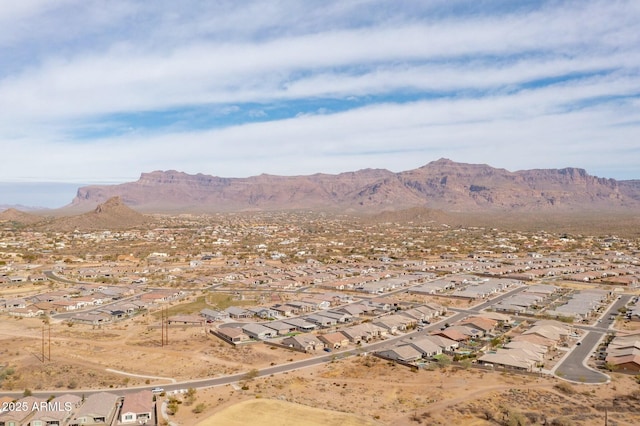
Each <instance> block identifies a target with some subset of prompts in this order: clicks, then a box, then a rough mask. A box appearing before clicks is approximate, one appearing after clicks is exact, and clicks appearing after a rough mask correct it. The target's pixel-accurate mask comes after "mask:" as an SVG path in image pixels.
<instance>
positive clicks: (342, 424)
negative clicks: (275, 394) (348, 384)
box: [198, 399, 380, 426]
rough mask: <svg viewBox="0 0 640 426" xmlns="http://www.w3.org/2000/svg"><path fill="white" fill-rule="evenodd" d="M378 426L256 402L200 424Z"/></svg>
mask: <svg viewBox="0 0 640 426" xmlns="http://www.w3.org/2000/svg"><path fill="white" fill-rule="evenodd" d="M247 424H261V425H263V426H315V425H317V426H320V425H322V426H375V425H377V424H380V423H378V422H374V421H372V420H367V419H362V418H359V417H358V416H355V415H351V414H346V413H339V412H335V411H329V410H322V409H320V408H312V407H306V406H304V405H299V404H293V403H290V402H286V401H277V400H267V399H254V400H247V401H244V402H240V403H238V404H235V405H233V406H231V407H229V408H226V409H224V410H223V411H221V412H219V413H217V414H214V415H213V416H211V417H209V418H208V419H206V420H203V421H202V422H200V423H198V426H212V425H228V426H243V425H247Z"/></svg>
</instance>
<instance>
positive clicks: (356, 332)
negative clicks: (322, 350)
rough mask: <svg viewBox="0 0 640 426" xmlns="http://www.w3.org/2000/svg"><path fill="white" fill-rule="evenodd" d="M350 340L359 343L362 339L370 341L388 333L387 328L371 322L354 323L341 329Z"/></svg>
mask: <svg viewBox="0 0 640 426" xmlns="http://www.w3.org/2000/svg"><path fill="white" fill-rule="evenodd" d="M340 332H341V333H343V334H344V335H345V336H347V338H348V339H349V341H350V342H352V343H355V344H358V343H360V342H362V341H365V342H368V341H370V340H372V339H378V338H381V337H384V336H386V335H387V330H385V329H384V328H382V327H379V326H377V325H374V324H371V323H364V324H357V325H352V326H351V327H345V328H343V329H342V330H340Z"/></svg>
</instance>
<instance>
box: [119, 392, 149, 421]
mask: <svg viewBox="0 0 640 426" xmlns="http://www.w3.org/2000/svg"><path fill="white" fill-rule="evenodd" d="M154 411H155V410H154V402H153V394H152V393H151V391H149V390H143V391H140V392H136V393H129V394H127V395H125V397H124V401H123V402H122V408H121V409H120V423H122V424H145V423H147V422H149V423H151V421H152V419H153V417H154Z"/></svg>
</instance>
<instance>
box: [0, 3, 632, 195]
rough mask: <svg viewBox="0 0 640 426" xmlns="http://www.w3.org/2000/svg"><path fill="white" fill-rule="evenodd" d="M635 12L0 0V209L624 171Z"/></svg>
mask: <svg viewBox="0 0 640 426" xmlns="http://www.w3.org/2000/svg"><path fill="white" fill-rule="evenodd" d="M638 22H640V2H638V1H633V0H630V1H616V0H605V1H590V0H579V1H506V0H505V1H479V0H470V1H462V0H460V1H457V0H432V1H406V2H396V1H390V0H387V1H375V0H352V1H344V0H338V1H330V0H322V1H320V0H317V1H313V0H300V1H287V0H282V1H267V0H265V1H242V2H238V1H224V0H220V1H215V2H213V1H191V0H183V1H180V2H176V1H173V0H156V1H152V2H149V1H136V0H113V1H110V2H104V1H97V0H96V1H93V0H23V1H20V2H7V3H6V4H3V6H2V8H0V27H1V28H2V31H0V111H2V114H0V148H2V153H3V154H2V160H3V161H2V167H0V182H4V183H5V184H4V185H2V186H0V205H2V204H13V203H16V202H18V201H19V202H20V203H22V204H31V205H47V206H50V207H56V206H61V205H64V204H66V203H67V202H69V201H70V200H71V198H72V197H73V195H74V194H73V193H72V192H71V193H69V190H68V189H66V190H65V191H64V192H61V193H60V195H59V198H58V200H59V201H58V202H56V201H53V200H54V198H55V197H53V196H52V197H48V198H47V201H46V202H42V199H41V198H39V197H41V194H40V195H39V194H38V191H28V190H16V189H14V190H11V191H9V190H6V189H3V188H9V186H7V184H12V185H14V186H15V188H32V187H33V186H32V184H34V183H38V182H48V183H65V184H66V183H72V184H73V183H78V184H88V183H119V182H125V181H133V180H136V179H137V178H138V177H139V175H140V173H142V172H150V171H153V170H169V169H173V170H180V171H184V172H187V173H204V174H211V175H216V176H225V177H245V176H252V175H258V174H260V173H271V174H280V175H301V174H312V173H317V172H324V173H339V172H343V171H352V170H358V169H362V168H368V167H371V168H385V169H389V170H392V171H401V170H408V169H412V168H415V167H419V166H422V165H424V164H426V163H428V162H430V161H433V160H436V159H438V158H441V157H445V158H450V159H452V160H454V161H459V162H467V163H486V164H489V165H491V166H494V167H501V168H506V169H508V170H512V171H515V170H521V169H532V168H561V167H568V166H573V167H582V168H585V169H586V170H587V171H588V172H589V173H591V174H594V175H597V176H602V177H612V178H617V179H631V178H640V31H639V30H638ZM27 184H29V185H27ZM54 187H56V188H70V187H73V185H71V186H67V185H57V186H55V185H54V186H49V187H48V188H54ZM16 194H21V195H20V197H19V200H18V198H16Z"/></svg>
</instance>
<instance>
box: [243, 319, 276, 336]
mask: <svg viewBox="0 0 640 426" xmlns="http://www.w3.org/2000/svg"><path fill="white" fill-rule="evenodd" d="M242 331H244V333H245V334H247V335H248V336H249V337H251V338H254V339H256V340H265V339H270V338H272V337H276V336H277V335H278V333H277V332H276V331H275V330H274V329H273V328H269V327H265V326H264V325H262V324H258V323H250V324H246V325H244V326H243V327H242Z"/></svg>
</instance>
